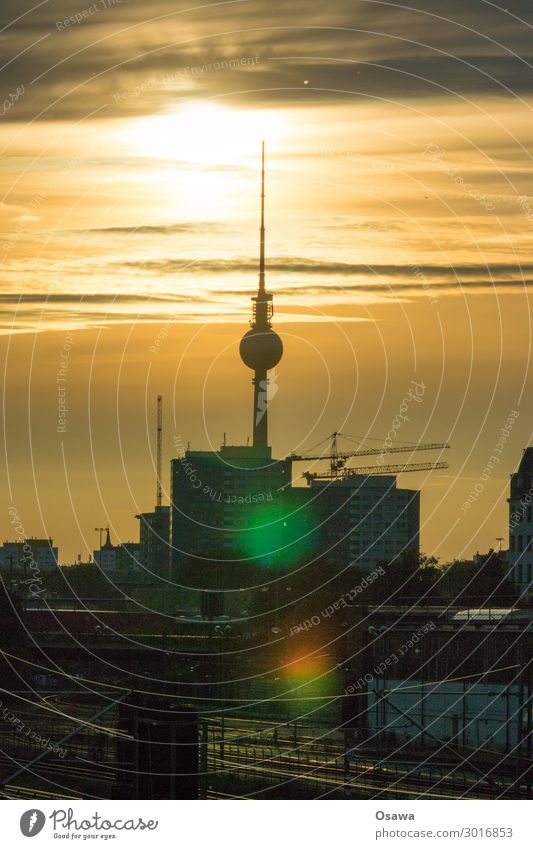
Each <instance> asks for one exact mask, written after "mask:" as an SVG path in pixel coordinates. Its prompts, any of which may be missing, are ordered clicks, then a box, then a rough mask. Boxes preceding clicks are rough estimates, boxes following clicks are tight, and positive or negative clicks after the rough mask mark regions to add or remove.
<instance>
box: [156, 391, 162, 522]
mask: <svg viewBox="0 0 533 849" xmlns="http://www.w3.org/2000/svg"><path fill="white" fill-rule="evenodd" d="M162 474H163V396H162V395H158V396H157V488H156V501H155V503H156V505H157V507H161V505H162V503H163V487H162V485H161V477H162Z"/></svg>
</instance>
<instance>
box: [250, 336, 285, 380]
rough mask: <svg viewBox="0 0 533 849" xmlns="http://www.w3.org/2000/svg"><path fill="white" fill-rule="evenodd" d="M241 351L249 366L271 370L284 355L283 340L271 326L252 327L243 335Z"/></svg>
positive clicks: (258, 369) (261, 369)
mask: <svg viewBox="0 0 533 849" xmlns="http://www.w3.org/2000/svg"><path fill="white" fill-rule="evenodd" d="M239 351H240V355H241V359H242V361H243V362H244V364H245V365H247V366H248V368H251V369H253V370H254V371H263V370H265V371H269V370H270V369H272V368H274V366H277V364H278V363H279V361H280V360H281V358H282V356H283V342H282V341H281V339H280V338H279V336H278V334H277V333H276V332H275V331H274V330H272V329H270V328H269V329H267V330H258V329H256V328H252V329H251V330H249V331H248V333H245V335H244V336H243V337H242V339H241V345H240V349H239Z"/></svg>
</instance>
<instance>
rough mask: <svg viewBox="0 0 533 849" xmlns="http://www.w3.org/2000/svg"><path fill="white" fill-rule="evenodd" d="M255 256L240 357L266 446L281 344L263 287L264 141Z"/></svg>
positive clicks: (256, 431)
mask: <svg viewBox="0 0 533 849" xmlns="http://www.w3.org/2000/svg"><path fill="white" fill-rule="evenodd" d="M260 234H261V239H260V245H261V247H260V258H259V288H258V290H257V295H255V296H254V297H253V298H252V304H253V306H252V320H251V322H250V327H251V329H250V330H249V331H248V332H247V333H245V334H244V336H243V337H242V339H241V344H240V349H239V350H240V355H241V359H242V361H243V362H244V364H245V365H247V366H248V368H250V369H252V370H253V371H254V379H253V381H252V383H253V387H254V418H253V447H254V448H257V449H260V450H261V449H265V450H266V449H267V447H268V401H269V392H268V384H269V381H268V371H269V369H273V368H274V367H275V366H277V364H278V363H279V361H280V360H281V358H282V356H283V343H282V341H281V339H280V338H279V336H278V334H277V333H276V332H275V331H274V330H272V323H271V322H272V316H273V315H274V306H273V303H272V294H271V293H270V292H267V291H266V288H265V143H264V142H263V149H262V168H261V229H260Z"/></svg>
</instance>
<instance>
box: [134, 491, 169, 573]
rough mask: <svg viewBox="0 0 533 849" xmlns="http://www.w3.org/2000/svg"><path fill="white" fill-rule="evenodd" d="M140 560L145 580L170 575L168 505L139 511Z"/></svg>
mask: <svg viewBox="0 0 533 849" xmlns="http://www.w3.org/2000/svg"><path fill="white" fill-rule="evenodd" d="M136 518H137V519H138V520H139V539H140V543H139V544H140V561H141V565H142V567H143V569H144V570H145V577H146V580H147V581H149V580H150V578H157V577H162V578H168V577H169V575H170V507H168V506H166V505H162V506H161V507H156V508H155V510H153V511H152V512H150V513H140V514H139V515H138V516H136Z"/></svg>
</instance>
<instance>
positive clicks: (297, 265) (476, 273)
mask: <svg viewBox="0 0 533 849" xmlns="http://www.w3.org/2000/svg"><path fill="white" fill-rule="evenodd" d="M111 265H112V266H113V267H114V268H119V267H120V268H123V269H130V270H133V269H135V270H138V271H148V272H151V273H155V274H160V275H166V274H179V273H180V272H183V271H194V272H196V273H201V274H212V273H219V274H230V273H231V274H234V273H236V272H237V273H239V272H241V273H249V272H254V271H256V270H257V260H255V259H251V258H247V257H235V258H232V259H227V260H226V259H208V260H205V259H191V258H180V259H160V260H135V261H132V262H123V263H116V264H115V263H111ZM415 268H416V269H417V270H418V271H419V272H420V273H421V274H424V275H425V276H426V277H441V278H444V279H446V278H454V279H457V280H458V279H460V278H465V277H466V278H469V279H476V280H477V279H480V278H481V277H482V275H484V276H485V278H486V277H487V276H489V275H492V276H493V277H494V278H497V279H498V280H500V279H502V278H505V277H509V276H510V275H515V276H516V278H517V282H518V283H520V282H521V277H522V276H523V275H524V274H528V273H533V265H529V264H524V265H521V266H520V265H517V264H513V263H493V264H490V265H477V264H471V265H466V264H461V265H455V266H441V265H418V264H417V263H416V262H415V261H413V263H412V264H411V265H406V264H398V265H390V264H372V265H365V264H363V263H350V262H330V261H327V260H325V261H323V260H313V259H305V258H302V257H279V258H275V257H274V258H271V259H269V260H268V263H267V270H268V271H273V272H276V273H278V272H280V273H286V274H308V275H316V274H332V275H344V276H349V275H354V274H355V275H363V274H373V275H378V276H383V277H403V276H408V275H410V274H412V273H413V269H415Z"/></svg>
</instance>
